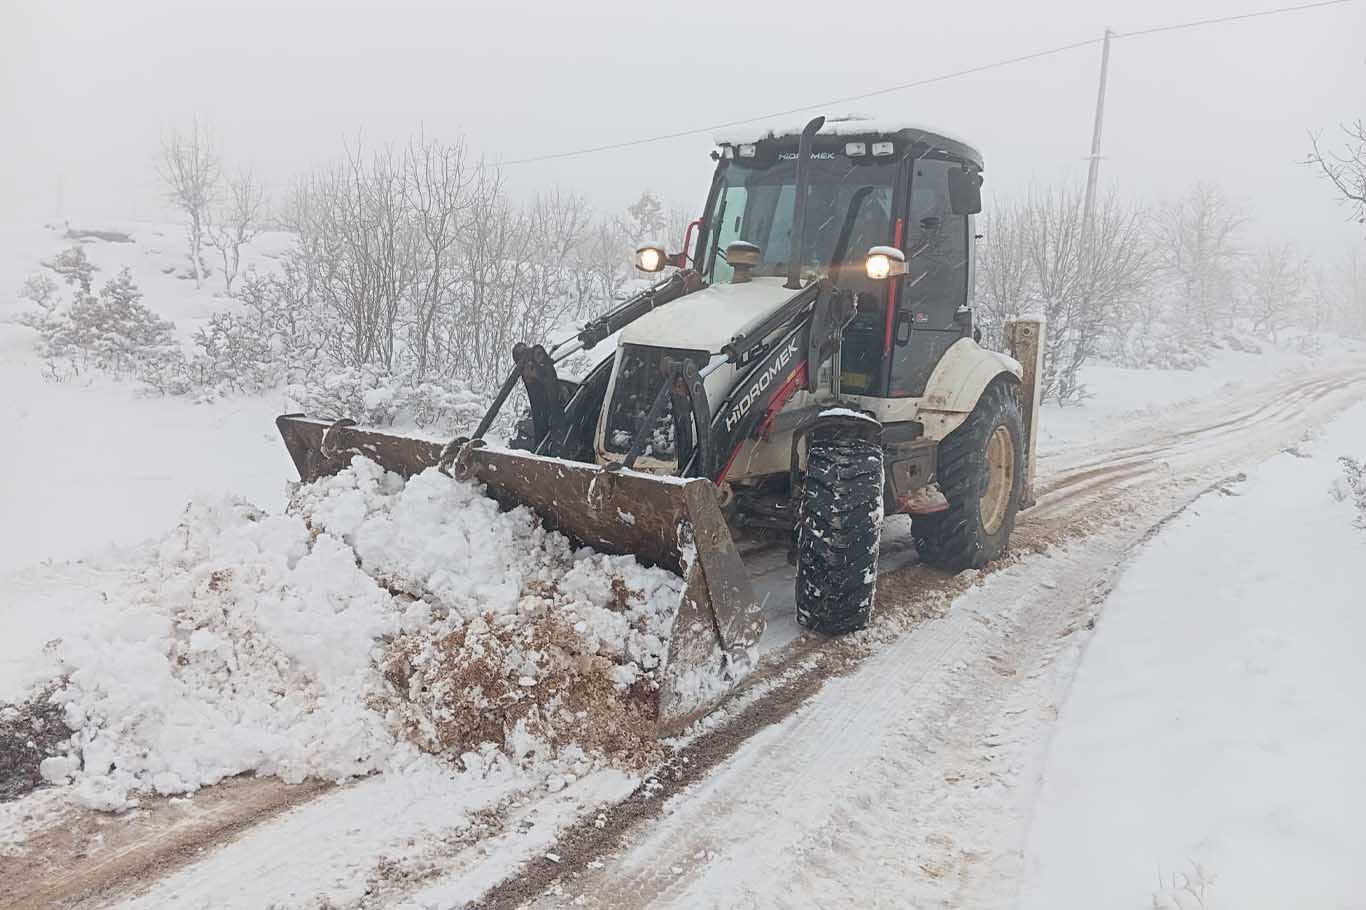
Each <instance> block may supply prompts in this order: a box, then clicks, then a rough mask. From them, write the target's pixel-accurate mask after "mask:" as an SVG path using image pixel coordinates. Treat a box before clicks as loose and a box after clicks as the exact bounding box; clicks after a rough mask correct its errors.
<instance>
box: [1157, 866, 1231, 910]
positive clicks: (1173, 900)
mask: <svg viewBox="0 0 1366 910" xmlns="http://www.w3.org/2000/svg"><path fill="white" fill-rule="evenodd" d="M1190 867H1191V870H1190V872H1173V873H1172V875H1171V878H1170V879H1165V880H1164V879H1163V878H1162V874H1161V873H1160V872H1159V873H1158V876H1157V885H1158V887H1157V890H1156V891H1154V892H1153V903H1152V906H1153V910H1203V908H1205V907H1208V906H1209V903H1208V901H1209V899H1210V897H1211V895H1210V891H1211V890H1212V889H1213V887H1214V882H1215V880H1216V879H1217V878H1218V876H1217V875H1216V874H1215V873H1214V872H1211V871H1210V870H1209V869H1207V868H1206V867H1204V866H1202V865H1201V864H1200V863H1197V862H1192V863H1191V864H1190Z"/></svg>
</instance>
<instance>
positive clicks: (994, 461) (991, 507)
mask: <svg viewBox="0 0 1366 910" xmlns="http://www.w3.org/2000/svg"><path fill="white" fill-rule="evenodd" d="M1014 487H1015V446H1013V445H1011V439H1010V430H1009V429H1007V428H1006V427H1005V426H1004V425H1002V426H998V427H997V428H996V429H995V430H993V431H992V433H991V435H990V436H989V437H987V488H986V489H985V490H984V491H983V492H982V502H981V509H980V511H981V515H982V530H984V531H986V532H987V533H988V534H995V533H996V532H997V531H999V530H1000V529H1001V525H1002V524H1003V523H1005V520H1006V512H1007V511H1008V509H1009V506H1010V491H1011V490H1012V489H1014Z"/></svg>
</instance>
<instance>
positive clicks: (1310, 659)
mask: <svg viewBox="0 0 1366 910" xmlns="http://www.w3.org/2000/svg"><path fill="white" fill-rule="evenodd" d="M1339 456H1349V457H1356V458H1358V459H1361V458H1366V407H1363V406H1360V405H1358V406H1357V407H1356V408H1354V409H1353V410H1351V411H1349V412H1347V413H1346V414H1344V415H1342V416H1341V417H1340V418H1338V419H1337V420H1336V421H1334V422H1333V423H1332V424H1331V425H1330V426H1329V427H1328V428H1327V430H1326V431H1325V432H1324V433H1323V434H1322V435H1321V436H1320V437H1319V438H1317V439H1315V440H1313V441H1312V442H1310V443H1308V444H1306V445H1305V446H1303V447H1302V449H1297V450H1296V451H1295V452H1293V453H1291V452H1287V453H1284V454H1281V455H1278V456H1276V457H1275V458H1273V459H1271V460H1270V461H1268V462H1266V463H1265V464H1263V465H1261V466H1259V467H1258V468H1256V469H1254V470H1252V471H1250V472H1249V477H1248V480H1247V481H1246V482H1245V483H1240V484H1237V485H1235V486H1232V487H1230V488H1228V489H1226V490H1221V491H1220V492H1217V493H1211V494H1209V495H1206V496H1205V497H1203V498H1202V499H1200V500H1199V501H1198V502H1196V503H1195V504H1193V505H1192V506H1191V507H1190V508H1189V509H1188V510H1187V511H1186V512H1185V513H1184V514H1183V515H1181V516H1180V517H1179V518H1177V519H1176V520H1175V521H1173V522H1172V523H1171V524H1170V525H1169V526H1168V527H1167V528H1166V529H1165V530H1164V531H1163V532H1162V533H1160V534H1159V535H1158V536H1157V537H1156V538H1155V539H1154V540H1153V541H1151V542H1150V543H1148V544H1147V546H1146V547H1145V548H1144V550H1143V552H1142V554H1141V555H1140V556H1139V557H1138V558H1137V559H1136V560H1134V562H1133V564H1132V565H1131V566H1130V567H1129V568H1128V569H1127V571H1126V572H1125V573H1124V576H1123V578H1122V579H1121V580H1120V582H1119V585H1118V587H1117V588H1116V589H1115V591H1114V593H1112V594H1111V595H1110V597H1109V599H1108V600H1107V601H1106V604H1105V607H1104V610H1103V612H1102V614H1101V619H1100V622H1099V624H1098V626H1097V631H1096V634H1095V637H1094V639H1093V640H1092V641H1091V642H1090V644H1088V645H1087V647H1086V652H1085V658H1084V660H1083V662H1082V665H1081V667H1080V669H1079V670H1078V672H1077V675H1076V679H1075V681H1074V683H1073V686H1072V691H1071V694H1070V695H1069V696H1068V699H1067V702H1066V704H1065V705H1064V706H1063V709H1062V713H1061V716H1060V717H1059V719H1058V723H1057V725H1056V728H1055V730H1054V732H1053V735H1052V745H1051V746H1050V748H1049V753H1048V761H1047V764H1046V766H1045V769H1044V774H1043V786H1042V790H1041V792H1040V794H1039V801H1038V806H1037V808H1036V809H1035V814H1034V820H1033V823H1032V826H1031V829H1030V836H1029V844H1028V849H1027V852H1026V864H1027V878H1026V882H1025V888H1024V894H1023V900H1022V902H1021V906H1022V907H1026V908H1053V907H1139V906H1148V905H1149V902H1150V901H1153V903H1152V904H1151V905H1152V906H1154V907H1163V908H1166V907H1171V908H1175V907H1195V906H1201V907H1207V908H1215V907H1239V908H1244V907H1290V906H1300V907H1324V908H1327V907H1341V908H1347V907H1358V906H1361V905H1362V904H1361V901H1362V899H1363V898H1362V895H1363V893H1366V867H1363V865H1362V862H1361V860H1362V857H1366V829H1364V828H1363V827H1362V825H1361V818H1362V817H1363V815H1366V775H1363V774H1362V773H1361V760H1362V755H1363V753H1366V712H1363V711H1362V710H1361V697H1362V694H1363V693H1366V664H1364V663H1363V662H1362V660H1361V654H1360V642H1361V640H1362V637H1363V636H1366V612H1364V611H1363V609H1362V606H1363V603H1366V601H1363V598H1362V593H1361V592H1362V588H1363V585H1366V528H1363V527H1361V526H1359V525H1357V524H1356V522H1358V521H1360V519H1361V517H1362V516H1361V515H1360V514H1359V513H1358V512H1357V510H1356V508H1355V506H1354V503H1353V502H1352V501H1351V500H1350V499H1348V498H1343V495H1342V492H1341V488H1342V484H1343V467H1342V465H1341V464H1340V463H1339V462H1338V460H1337V459H1338V457H1339ZM1188 884H1189V886H1190V889H1189V890H1187V888H1186V886H1187V885H1188ZM1202 884H1203V888H1204V893H1205V898H1204V902H1203V903H1197V902H1196V901H1195V894H1194V893H1193V892H1197V891H1199V890H1200V889H1201V887H1202Z"/></svg>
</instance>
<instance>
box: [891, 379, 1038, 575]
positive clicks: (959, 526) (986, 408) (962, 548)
mask: <svg viewBox="0 0 1366 910" xmlns="http://www.w3.org/2000/svg"><path fill="white" fill-rule="evenodd" d="M938 480H939V489H940V491H941V492H942V493H943V494H944V498H945V499H947V500H948V501H949V508H948V510H947V511H944V512H937V513H934V514H932V515H918V516H916V517H915V518H914V519H912V521H911V534H912V536H913V537H914V538H915V548H916V550H917V552H919V554H920V559H921V561H922V562H925V563H928V564H929V565H932V566H934V567H936V568H939V569H943V570H945V571H948V572H961V571H963V570H964V569H980V568H981V567H982V566H984V565H986V564H987V563H989V562H991V561H992V560H993V559H996V558H997V557H999V556H1000V555H1001V554H1002V553H1004V552H1005V549H1006V545H1007V544H1008V543H1009V542H1010V532H1011V530H1012V529H1013V528H1014V527H1015V514H1016V513H1017V512H1018V511H1019V509H1020V491H1021V489H1022V488H1023V484H1024V422H1023V420H1022V419H1021V417H1020V403H1019V401H1018V399H1017V398H1016V397H1015V390H1014V387H1013V386H1011V385H1009V384H1007V383H1005V382H994V383H992V384H991V385H990V386H988V387H987V389H986V391H985V392H983V393H982V397H981V398H980V399H979V400H978V402H977V407H976V408H974V409H973V411H972V413H971V414H969V415H968V419H967V420H966V421H965V422H964V423H963V425H962V426H960V427H959V428H958V429H956V430H954V431H953V432H952V433H950V434H949V435H948V436H947V437H946V438H945V439H944V441H943V442H942V443H940V444H939V469H938Z"/></svg>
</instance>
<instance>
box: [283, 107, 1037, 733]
mask: <svg viewBox="0 0 1366 910" xmlns="http://www.w3.org/2000/svg"><path fill="white" fill-rule="evenodd" d="M712 155H713V158H714V159H715V163H716V169H715V174H714V177H713V179H712V183H711V189H710V192H709V193H708V197H707V202H706V205H705V208H704V214H703V215H702V217H701V218H700V219H698V220H697V221H695V222H693V223H692V224H691V225H689V227H688V231H687V235H686V236H685V238H684V248H683V251H682V252H677V253H672V254H671V253H669V252H667V251H666V249H665V248H664V247H663V246H661V245H659V244H657V243H646V244H643V245H641V246H640V248H639V249H638V250H637V251H636V266H637V268H639V269H641V270H642V271H643V272H646V273H652V274H661V275H664V276H665V277H662V278H661V279H660V280H658V281H656V282H655V283H653V284H652V285H650V286H649V287H648V288H646V289H645V290H643V291H641V292H640V293H637V294H635V295H634V296H631V297H630V298H629V299H627V300H625V301H623V302H621V303H620V304H619V305H617V306H615V307H614V308H612V309H611V310H609V311H608V312H606V313H604V314H603V315H601V316H599V317H598V318H595V319H593V320H591V321H590V322H588V323H587V324H585V325H583V326H582V327H581V328H580V329H579V330H578V331H577V332H575V333H574V334H572V335H571V336H569V337H567V338H565V339H564V340H563V341H561V342H560V343H558V344H555V345H553V346H549V347H547V346H545V345H542V344H518V345H517V346H516V347H515V348H514V350H513V352H512V355H513V361H514V366H513V369H512V370H511V372H510V373H509V374H508V376H507V378H506V381H505V382H504V383H503V385H502V386H501V388H500V389H499V390H498V393H497V395H496V396H495V398H494V401H493V404H492V406H491V407H490V408H489V410H488V413H487V414H485V415H484V418H483V420H482V421H481V422H480V424H479V426H478V427H477V429H476V430H475V431H474V432H473V434H472V435H470V436H469V437H463V436H462V437H459V438H457V439H455V440H452V441H451V442H449V443H446V444H444V445H443V444H441V443H436V442H431V441H426V440H421V439H415V438H408V437H404V436H400V435H395V434H391V433H386V432H382V431H379V430H373V429H365V428H362V427H358V426H355V425H354V424H352V423H351V422H350V421H346V420H340V421H333V420H327V419H318V418H310V417H306V416H304V415H297V414H293V415H285V416H282V417H280V418H279V420H278V426H279V429H280V432H281V434H282V435H283V437H284V440H285V443H286V445H287V446H288V448H289V451H290V454H291V456H292V457H293V460H294V462H295V465H296V467H297V468H298V470H299V474H300V476H301V478H302V480H303V481H305V482H307V481H311V480H313V479H315V478H317V477H319V476H322V475H326V474H331V473H335V472H336V471H338V470H340V469H342V468H343V467H345V466H346V465H347V464H348V463H349V462H350V460H351V459H352V458H353V457H355V456H356V455H363V456H365V457H368V458H371V459H374V460H375V461H376V462H378V463H379V464H380V465H382V466H384V467H385V468H387V469H389V470H392V471H396V472H398V473H401V474H403V475H405V476H411V475H413V474H415V473H418V472H420V471H423V470H425V469H428V468H431V467H437V468H439V469H441V470H443V471H445V472H447V473H449V474H451V475H452V476H454V477H455V478H458V479H467V480H470V481H474V482H477V483H480V484H483V485H484V488H485V490H486V492H487V494H488V495H489V496H492V497H494V498H495V499H498V500H499V501H500V502H502V503H505V504H506V505H507V506H508V507H512V506H516V505H524V506H528V507H530V508H531V509H533V510H535V511H536V512H537V513H538V514H539V515H540V516H541V517H542V518H543V519H544V521H545V523H546V524H547V526H549V527H553V528H555V529H558V530H560V531H562V532H563V533H564V534H566V535H568V536H569V537H570V538H571V539H572V540H574V541H576V542H578V543H581V544H585V545H589V546H592V547H594V548H597V549H599V550H602V551H604V552H608V553H617V554H623V553H625V554H634V555H635V556H637V557H638V558H640V559H641V560H642V561H645V562H647V563H649V564H653V565H659V566H664V567H667V568H668V569H670V570H672V571H674V572H677V573H678V574H679V575H680V576H682V577H683V578H684V579H685V588H684V595H683V598H682V602H681V603H680V606H679V613H678V618H677V620H676V622H675V625H674V633H673V637H672V640H671V642H670V646H669V656H668V659H667V662H666V664H665V667H664V670H663V674H662V678H661V679H660V681H659V692H658V720H657V723H658V728H659V730H660V731H661V732H662V733H664V732H670V731H673V730H677V729H679V728H680V727H681V726H683V725H684V724H686V723H688V722H689V721H691V720H692V719H693V718H695V717H697V716H699V715H700V714H701V713H704V712H706V711H707V710H710V708H711V707H712V706H713V705H714V704H715V702H716V700H717V698H718V695H719V693H717V692H716V691H714V690H709V689H707V688H706V687H701V688H699V687H698V686H696V685H695V679H693V678H692V677H691V674H693V673H694V672H695V671H696V670H698V669H699V668H719V667H721V666H723V665H725V664H726V663H727V662H734V661H738V660H741V659H743V658H744V656H745V655H746V654H747V653H749V652H750V650H751V649H752V648H753V647H754V646H755V645H756V644H757V642H758V641H759V638H760V636H761V635H762V634H763V631H764V628H765V618H764V611H763V609H762V607H761V605H760V604H759V602H758V601H757V599H756V597H755V593H754V588H753V585H752V583H751V579H750V577H749V575H748V574H747V572H746V569H745V565H744V562H743V560H742V558H741V556H740V554H739V551H738V549H737V546H736V543H735V538H736V537H737V536H741V535H744V536H749V535H770V536H777V537H778V538H779V539H780V540H782V541H784V542H785V543H786V544H787V546H788V547H789V555H790V558H791V560H792V561H793V562H795V565H796V590H795V604H796V616H797V620H798V621H799V622H800V623H801V625H803V626H804V627H805V628H807V629H809V630H811V631H813V632H816V633H821V634H840V633H845V632H850V631H854V630H857V629H861V628H863V627H864V626H865V625H866V624H867V623H868V621H869V618H870V615H871V613H872V611H873V607H874V593H875V589H876V585H877V574H878V573H877V566H878V549H879V540H880V534H881V527H882V522H883V517H884V515H887V514H892V513H904V514H908V515H909V516H910V519H911V525H912V535H913V538H914V541H915V546H916V549H917V551H918V553H919V556H920V559H921V560H922V561H923V562H926V563H929V564H931V565H934V566H938V567H941V568H943V569H946V570H949V571H959V570H962V569H966V568H971V567H979V566H982V565H983V564H985V563H986V562H988V561H990V560H992V559H994V558H996V557H997V556H999V555H1000V554H1001V553H1002V552H1003V551H1004V550H1005V548H1006V545H1007V542H1008V540H1009V537H1010V533H1011V529H1012V527H1013V525H1014V523H1015V517H1016V513H1017V511H1018V510H1019V509H1020V508H1021V507H1022V505H1026V504H1027V503H1028V500H1029V495H1030V494H1029V478H1030V475H1031V473H1032V461H1033V456H1032V450H1033V437H1034V428H1035V426H1036V415H1037V412H1038V390H1037V383H1036V382H1035V381H1034V379H1035V376H1036V375H1037V373H1038V370H1039V367H1040V360H1039V358H1040V357H1041V351H1042V347H1043V345H1042V333H1043V325H1042V320H1040V319H1037V318H1034V319H1019V320H1016V321H1014V322H1012V323H1010V324H1009V325H1007V327H1006V334H1007V340H1008V343H1009V345H1010V347H1011V349H1012V353H1013V354H1015V356H1014V357H1011V356H1006V355H1004V354H1000V353H996V352H993V351H990V350H987V349H985V348H983V347H982V346H980V345H979V343H978V341H979V340H980V333H979V332H978V331H977V330H976V329H975V327H974V325H973V318H972V313H973V311H972V306H971V303H972V286H973V247H974V240H975V234H974V215H975V214H977V213H978V212H979V211H980V210H981V192H980V187H981V183H982V177H981V174H982V158H981V155H979V154H978V152H977V151H976V150H975V149H973V148H972V147H971V146H969V145H967V144H965V143H963V142H961V141H959V140H957V139H954V138H952V137H949V136H946V135H943V134H941V133H937V132H933V131H930V130H928V129H925V128H922V127H917V126H909V125H904V124H900V123H883V122H877V121H869V120H860V119H853V118H849V119H840V120H833V119H832V120H829V121H827V120H826V119H825V118H822V117H817V118H815V119H814V120H812V121H810V122H809V123H807V124H806V125H805V127H804V128H801V129H794V130H792V131H768V132H764V133H762V134H760V135H749V136H742V137H737V138H727V137H719V138H718V142H717V146H716V150H715V151H714V152H713V153H712ZM604 348H605V349H606V352H605V354H604V355H603V356H602V357H601V359H600V360H599V361H598V362H597V365H596V366H595V367H593V368H592V369H590V370H589V371H588V372H587V373H586V375H584V376H582V378H581V379H579V380H577V381H570V380H568V379H565V378H562V377H561V376H560V375H559V374H558V373H557V369H556V366H557V364H560V363H562V362H563V361H564V360H565V358H567V357H569V356H571V355H574V354H578V353H579V352H583V351H588V352H594V351H598V350H602V349H604ZM518 385H520V386H521V387H522V388H523V389H524V391H525V395H526V400H527V402H528V408H527V413H526V414H525V415H524V418H523V419H522V421H521V422H520V424H519V431H518V433H517V434H516V437H515V438H514V439H513V440H512V445H511V446H510V447H495V446H493V445H489V444H486V442H485V438H484V437H485V435H486V434H487V433H488V432H489V430H490V428H491V427H492V426H493V424H494V421H495V420H496V419H497V417H498V415H499V413H500V411H501V410H502V408H503V407H504V405H505V404H506V403H507V401H508V399H509V396H510V395H511V394H512V393H513V391H514V390H515V388H516V387H517V386H518Z"/></svg>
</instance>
